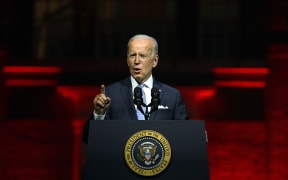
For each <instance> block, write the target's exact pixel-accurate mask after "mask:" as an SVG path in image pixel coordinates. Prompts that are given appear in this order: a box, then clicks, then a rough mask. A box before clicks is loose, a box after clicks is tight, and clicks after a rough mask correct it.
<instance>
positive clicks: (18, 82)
mask: <svg viewBox="0 0 288 180" xmlns="http://www.w3.org/2000/svg"><path fill="white" fill-rule="evenodd" d="M57 84H58V81H56V80H34V79H8V80H6V85H7V86H56V85H57Z"/></svg>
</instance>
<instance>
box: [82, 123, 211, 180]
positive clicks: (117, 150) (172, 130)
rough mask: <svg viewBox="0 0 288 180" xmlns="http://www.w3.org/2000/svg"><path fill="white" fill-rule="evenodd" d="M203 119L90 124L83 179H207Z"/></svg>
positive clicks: (207, 169) (207, 170)
mask: <svg viewBox="0 0 288 180" xmlns="http://www.w3.org/2000/svg"><path fill="white" fill-rule="evenodd" d="M206 139H207V138H206V131H205V124H204V121H203V120H159V121H157V120H153V121H149V120H148V121H136V120H135V121H132V120H127V121H123V120H103V121H101V120H96V121H95V120H92V121H90V130H89V140H88V148H87V161H86V166H85V169H84V179H85V180H95V179H97V180H102V179H103V180H106V179H126V180H138V179H139V180H140V179H151V180H154V179H157V180H164V179H165V180H167V179H168V180H169V179H191V180H192V179H193V180H209V179H210V177H209V168H208V158H207V147H206V143H207V142H206Z"/></svg>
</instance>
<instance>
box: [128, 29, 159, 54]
mask: <svg viewBox="0 0 288 180" xmlns="http://www.w3.org/2000/svg"><path fill="white" fill-rule="evenodd" d="M135 39H150V40H151V41H152V56H153V57H155V55H158V42H157V40H156V39H155V38H153V37H152V36H149V35H146V34H136V35H134V36H132V37H131V38H130V39H129V41H128V44H127V48H128V49H129V46H130V43H131V41H133V40H135Z"/></svg>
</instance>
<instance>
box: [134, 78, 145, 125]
mask: <svg viewBox="0 0 288 180" xmlns="http://www.w3.org/2000/svg"><path fill="white" fill-rule="evenodd" d="M144 86H145V85H144V84H140V85H139V87H140V88H141V89H142V98H143V103H144V104H146V96H145V92H144V89H143V88H144ZM142 109H143V111H144V113H145V111H146V107H145V106H142ZM136 111H137V118H138V120H145V116H144V114H142V112H141V111H139V110H138V109H137V110H136Z"/></svg>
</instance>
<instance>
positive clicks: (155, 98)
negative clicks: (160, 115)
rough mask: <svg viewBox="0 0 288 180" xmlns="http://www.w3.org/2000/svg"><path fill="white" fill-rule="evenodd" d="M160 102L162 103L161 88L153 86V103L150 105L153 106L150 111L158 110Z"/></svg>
mask: <svg viewBox="0 0 288 180" xmlns="http://www.w3.org/2000/svg"><path fill="white" fill-rule="evenodd" d="M159 104H160V90H159V88H157V87H153V88H152V89H151V103H150V105H149V106H151V110H150V113H152V112H153V111H156V110H157V109H158V106H159Z"/></svg>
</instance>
